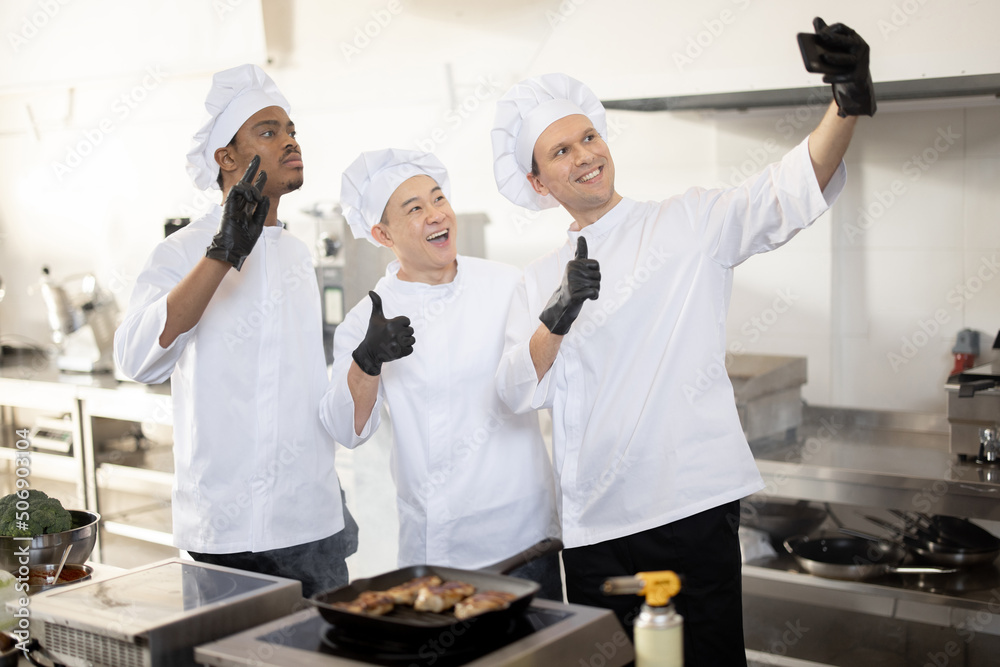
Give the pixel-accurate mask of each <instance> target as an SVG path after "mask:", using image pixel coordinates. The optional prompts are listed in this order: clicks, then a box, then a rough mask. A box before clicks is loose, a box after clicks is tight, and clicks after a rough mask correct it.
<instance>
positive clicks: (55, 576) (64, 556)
mask: <svg viewBox="0 0 1000 667" xmlns="http://www.w3.org/2000/svg"><path fill="white" fill-rule="evenodd" d="M69 551H70V549H69V546H66V548H64V549H63V554H62V557H61V558H60V559H59V567H57V568H56V571H55V573H54V574H53V575H52V580H51V581H46V582H45V583H47V584H55V583H57V582H58V581H59V575H60V574H62V571H63V567H64V566H65V565H66V559H67V558H69Z"/></svg>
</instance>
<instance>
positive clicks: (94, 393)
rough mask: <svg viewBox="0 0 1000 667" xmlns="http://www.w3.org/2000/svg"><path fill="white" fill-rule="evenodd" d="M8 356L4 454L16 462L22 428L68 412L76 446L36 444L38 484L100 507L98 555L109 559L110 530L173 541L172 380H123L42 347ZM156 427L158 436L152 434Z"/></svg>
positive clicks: (2, 407)
mask: <svg viewBox="0 0 1000 667" xmlns="http://www.w3.org/2000/svg"><path fill="white" fill-rule="evenodd" d="M3 362H4V364H3V366H0V418H2V422H0V426H2V429H3V432H2V435H0V460H7V461H9V462H11V463H12V462H13V458H14V456H15V453H16V450H15V449H14V443H15V439H14V433H15V431H16V430H20V429H31V428H32V426H33V424H34V422H35V421H37V420H38V419H39V417H40V416H50V417H51V416H59V415H68V418H67V419H65V420H64V421H65V423H67V424H68V425H70V428H71V429H72V434H71V441H70V446H69V451H68V452H67V453H50V452H45V451H38V450H34V451H32V454H31V462H32V465H31V476H30V479H31V485H32V487H33V488H38V489H40V490H43V491H46V490H47V489H49V490H53V493H54V494H55V495H57V497H59V498H60V499H61V500H63V504H64V505H66V506H67V507H82V508H85V509H88V510H91V511H94V512H98V513H99V514H101V518H102V521H101V527H102V531H101V539H99V540H98V544H97V546H96V547H95V549H94V554H93V559H94V560H95V561H96V562H102V561H103V556H102V551H103V549H102V543H103V542H104V539H103V538H106V537H107V536H108V535H109V534H110V535H116V536H121V537H124V538H128V539H132V540H141V541H142V542H146V543H153V544H157V545H161V546H164V547H169V548H170V549H172V546H171V540H172V537H171V536H172V526H171V519H170V490H171V486H172V483H173V459H172V445H171V442H170V428H169V427H170V424H171V422H172V418H173V415H172V409H171V403H170V393H169V387H168V386H166V385H159V386H147V385H141V384H134V383H131V382H119V381H118V380H117V379H115V378H114V377H113V376H111V375H110V374H73V373H60V372H58V371H57V370H56V369H55V368H54V366H53V365H51V364H49V363H48V361H47V360H46V359H45V358H44V357H43V356H40V355H27V356H16V357H9V356H6V357H4V359H3ZM150 430H155V431H156V432H157V436H158V437H157V441H156V442H153V441H151V440H150V439H148V438H147V437H145V435H144V434H145V432H146V431H150ZM9 465H10V464H9ZM67 485H69V486H68V488H70V489H72V492H70V493H68V494H67V492H66V490H65V489H66V488H67ZM176 553H177V552H176V551H173V554H174V555H176ZM161 555H162V554H161Z"/></svg>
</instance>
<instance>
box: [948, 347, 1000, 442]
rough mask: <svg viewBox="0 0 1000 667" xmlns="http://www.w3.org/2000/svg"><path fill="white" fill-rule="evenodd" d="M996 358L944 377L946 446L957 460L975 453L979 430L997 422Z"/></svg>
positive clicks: (999, 376)
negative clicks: (948, 428) (947, 445)
mask: <svg viewBox="0 0 1000 667" xmlns="http://www.w3.org/2000/svg"><path fill="white" fill-rule="evenodd" d="M998 382H1000V358H998V359H997V360H994V361H993V362H992V363H987V364H980V365H979V366H976V367H974V368H970V369H967V370H963V371H962V372H961V373H959V374H958V375H953V376H951V377H950V378H948V382H947V384H945V392H946V393H947V396H948V424H949V427H950V449H951V451H952V453H954V454H958V455H959V458H960V460H963V461H964V460H966V459H974V457H976V455H977V454H978V452H979V430H980V429H983V428H996V425H997V422H998V421H1000V387H998Z"/></svg>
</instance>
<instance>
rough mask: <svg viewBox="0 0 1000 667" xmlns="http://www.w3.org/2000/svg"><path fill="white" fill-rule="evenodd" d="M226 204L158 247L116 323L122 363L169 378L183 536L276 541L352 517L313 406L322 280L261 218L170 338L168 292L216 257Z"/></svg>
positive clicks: (296, 247) (294, 540)
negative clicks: (203, 304)
mask: <svg viewBox="0 0 1000 667" xmlns="http://www.w3.org/2000/svg"><path fill="white" fill-rule="evenodd" d="M221 216H222V207H221V206H215V207H214V208H213V209H212V210H211V211H210V212H209V213H208V214H207V215H205V216H204V217H202V218H200V219H199V220H197V221H196V222H193V223H191V224H190V225H188V226H187V227H185V228H183V229H181V230H179V231H177V232H175V233H174V234H171V235H170V236H169V237H167V238H166V239H164V240H163V241H161V242H160V243H159V244H158V245H157V246H156V248H155V249H154V250H153V253H152V255H151V256H150V258H149V260H148V261H147V262H146V266H145V267H144V268H143V270H142V272H141V273H140V274H139V277H138V278H137V280H136V283H135V288H134V290H133V292H132V299H131V302H130V304H129V309H128V312H127V313H126V315H125V319H124V321H123V322H122V324H121V326H120V327H119V328H118V330H117V331H116V332H115V360H116V361H117V363H118V365H119V367H120V368H121V370H122V371H123V372H124V373H125V375H126V376H128V377H130V378H132V379H134V380H137V381H139V382H146V383H158V382H163V381H164V380H166V379H167V378H168V377H169V378H170V388H171V394H172V399H173V409H174V487H173V494H172V495H173V534H174V544H175V545H176V546H177V547H178V548H180V549H185V550H189V551H195V552H201V553H236V552H242V551H255V552H256V551H268V550H271V549H279V548H283V547H288V546H294V545H299V544H306V543H308V542H312V541H315V540H319V539H323V538H325V537H329V536H330V535H333V534H334V533H336V532H338V531H340V530H341V529H343V527H344V517H343V506H342V502H341V497H340V483H339V481H338V479H337V474H336V471H335V469H334V448H335V447H336V443H335V442H334V441H333V440H332V438H330V436H329V435H328V434H327V433H326V431H325V429H324V428H323V425H322V424H321V423H320V421H319V417H318V415H317V414H316V412H317V406H318V405H319V401H320V398H321V397H322V395H323V393H324V392H325V391H326V385H327V381H328V379H327V372H326V359H325V355H324V353H323V335H322V323H321V316H320V303H319V289H318V287H317V283H316V277H315V273H314V269H313V265H312V260H311V258H310V256H309V251H308V249H307V248H306V246H305V244H304V243H302V242H301V241H299V240H298V239H296V238H295V237H293V236H292V235H291V234H289V233H287V232H285V231H284V229H283V227H282V226H281V225H280V224H279V225H276V226H273V227H264V230H263V233H262V234H261V236H260V238H259V239H258V241H257V244H256V245H255V246H254V248H253V251H252V252H251V253H250V255H249V256H248V257H247V258H246V261H245V262H244V264H243V267H242V270H241V271H236V270H232V271H229V272H228V273H227V274H226V277H225V278H224V279H223V280H222V284H221V285H220V286H219V288H218V290H217V291H216V293H215V295H214V296H213V297H212V300H211V301H210V302H209V304H208V308H206V310H205V314H204V315H203V316H202V318H201V320H200V321H199V322H198V324H197V325H196V326H195V327H194V328H192V329H191V330H190V331H188V332H186V333H184V334H181V335H180V336H179V337H178V338H177V340H175V341H174V342H173V343H172V344H171V345H170V347H168V348H166V349H164V348H161V347H160V345H159V340H158V339H159V336H160V333H161V332H162V331H163V326H164V324H165V322H166V315H167V293H168V292H169V291H170V290H171V289H172V288H173V287H174V286H175V285H176V284H177V283H178V282H179V281H180V280H181V278H183V277H184V276H185V275H186V274H187V273H188V272H189V271H190V270H191V269H192V268H193V267H194V265H195V264H197V263H198V261H199V260H200V259H201V258H202V257H204V256H205V249H206V248H207V247H208V246H209V244H210V243H211V241H212V237H213V236H214V235H215V233H216V231H217V230H218V228H219V221H220V219H221Z"/></svg>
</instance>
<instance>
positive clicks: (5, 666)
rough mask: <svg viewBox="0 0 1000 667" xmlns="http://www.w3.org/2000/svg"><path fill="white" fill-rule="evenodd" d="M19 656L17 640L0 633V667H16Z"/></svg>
mask: <svg viewBox="0 0 1000 667" xmlns="http://www.w3.org/2000/svg"><path fill="white" fill-rule="evenodd" d="M20 656H21V651H20V650H18V648H17V640H16V639H14V638H13V637H12V636H10V635H9V634H7V633H6V632H0V667H17V662H18V659H19V658H20Z"/></svg>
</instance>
